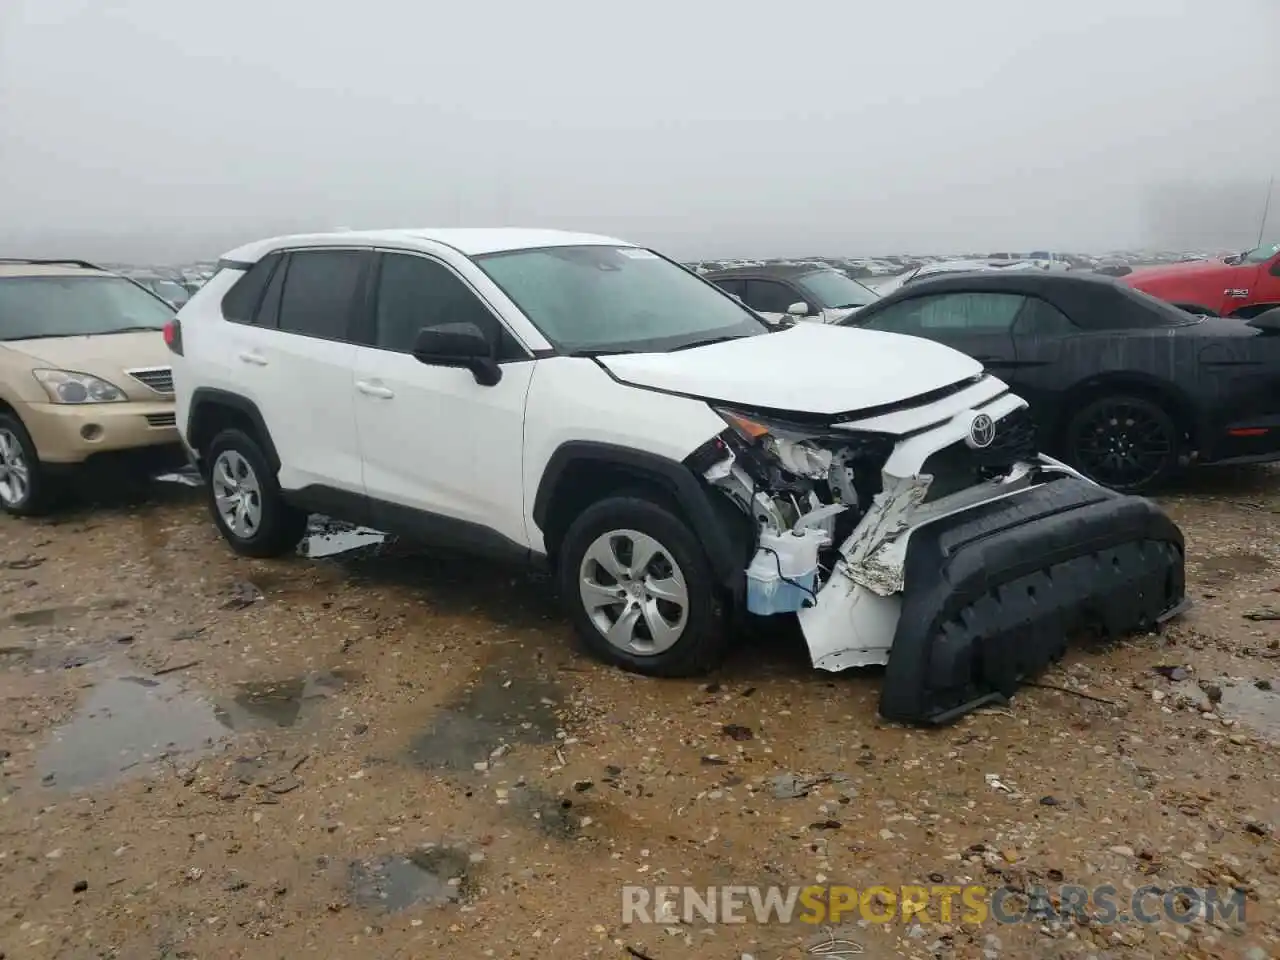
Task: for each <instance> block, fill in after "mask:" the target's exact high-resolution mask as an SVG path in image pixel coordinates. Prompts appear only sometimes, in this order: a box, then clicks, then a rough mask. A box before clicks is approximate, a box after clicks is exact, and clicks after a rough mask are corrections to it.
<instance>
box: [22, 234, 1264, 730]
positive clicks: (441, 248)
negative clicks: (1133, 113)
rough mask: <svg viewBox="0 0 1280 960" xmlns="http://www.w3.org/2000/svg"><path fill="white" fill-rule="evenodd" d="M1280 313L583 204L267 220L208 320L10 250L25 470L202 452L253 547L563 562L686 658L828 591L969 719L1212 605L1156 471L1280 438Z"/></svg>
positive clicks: (844, 645) (919, 716)
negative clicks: (1188, 582)
mask: <svg viewBox="0 0 1280 960" xmlns="http://www.w3.org/2000/svg"><path fill="white" fill-rule="evenodd" d="M771 285H774V286H771ZM762 298H763V299H762ZM1266 319H1267V318H1265V317H1259V318H1255V319H1253V320H1252V321H1250V322H1249V323H1247V324H1246V323H1243V322H1241V321H1239V320H1221V319H1212V318H1207V317H1202V316H1194V315H1192V314H1189V313H1187V312H1186V311H1184V310H1181V309H1178V308H1176V307H1173V306H1170V305H1168V304H1165V303H1163V302H1161V301H1158V300H1156V299H1154V298H1151V297H1149V296H1146V295H1144V294H1142V293H1140V292H1138V291H1137V290H1135V288H1134V287H1132V286H1130V285H1127V284H1124V283H1117V282H1116V281H1113V280H1108V279H1100V278H1088V277H1081V276H1078V275H1076V274H1075V273H1074V272H1056V271H1026V272H1014V271H1004V270H990V271H983V272H978V273H971V274H958V275H954V276H947V277H942V278H936V279H931V280H928V281H922V282H918V283H912V284H909V285H906V286H904V287H902V288H901V289H900V290H898V291H896V292H894V293H893V294H890V295H888V296H884V297H877V296H876V295H875V294H874V293H873V292H871V291H869V290H868V289H867V288H865V287H862V286H861V285H860V284H857V283H855V282H853V281H851V280H849V279H848V278H847V277H844V276H843V275H842V274H839V273H838V272H836V271H822V270H801V271H793V272H790V273H786V272H777V271H775V272H772V273H771V272H769V271H767V270H766V271H763V272H760V271H756V272H750V271H725V272H724V273H721V274H714V275H710V276H706V277H700V276H699V275H698V274H696V273H695V272H693V271H691V270H689V269H687V268H685V267H682V266H680V265H679V264H677V263H675V262H674V261H672V260H670V259H668V258H666V257H664V256H662V255H661V254H659V253H657V252H655V251H652V250H648V249H646V248H643V247H640V246H637V245H634V244H630V243H627V242H625V241H622V240H617V239H613V238H609V237H601V236H595V235H587V234H573V233H563V232H559V231H527V230H421V231H414V230H396V231H373V232H347V233H340V234H313V235H301V236H292V237H281V238H273V239H268V240H263V241H259V242H256V243H251V244H248V245H246V246H244V247H241V248H239V249H237V250H234V251H231V252H229V253H228V254H226V255H225V256H224V257H223V258H222V260H221V261H220V262H219V265H218V270H217V272H216V273H215V274H214V276H213V277H212V279H211V280H209V281H208V282H207V283H206V284H205V285H204V286H203V287H202V288H201V289H200V290H199V291H198V292H197V293H196V294H195V295H194V296H193V297H192V298H191V299H190V300H189V302H187V303H186V305H185V306H183V307H182V309H181V310H180V311H179V312H178V314H177V316H176V317H175V316H174V315H173V311H172V309H171V307H169V305H168V304H166V303H165V302H164V301H162V300H161V299H160V298H158V297H156V296H155V295H154V294H153V293H151V292H150V291H148V290H146V289H144V288H143V287H142V286H141V285H140V284H138V283H136V282H134V281H132V280H130V279H128V278H124V277H120V276H116V275H113V274H111V273H110V272H108V271H103V270H98V269H95V268H93V267H92V266H91V265H87V264H83V263H50V262H36V261H22V262H8V263H5V264H3V265H0V338H2V339H3V341H4V342H3V343H2V344H0V504H2V505H3V506H4V508H5V509H6V510H7V511H9V512H10V513H14V514H30V513H35V512H39V511H40V510H43V509H48V508H49V507H50V506H51V505H52V504H53V503H54V502H55V494H56V491H57V480H58V473H59V471H60V470H62V469H65V468H68V467H70V466H72V465H75V464H85V463H89V462H93V461H94V460H96V459H97V458H99V457H101V456H104V455H108V454H112V453H115V454H123V453H129V452H133V453H138V452H144V453H150V454H153V455H159V456H161V457H162V458H164V457H172V458H178V459H182V460H184V461H188V462H190V463H192V464H194V465H195V466H196V467H197V469H198V470H199V472H200V474H201V475H202V477H203V478H204V480H205V481H206V483H205V488H206V491H207V496H208V502H209V507H210V511H211V516H212V519H213V522H214V523H215V524H216V525H217V527H218V529H219V530H220V531H221V533H222V536H223V537H224V538H225V540H226V542H227V543H228V544H229V545H230V546H231V547H232V548H233V549H234V550H235V551H237V552H238V553H241V554H243V555H246V556H253V557H271V556H279V555H283V554H286V553H289V552H292V551H293V550H294V549H295V548H296V545H297V543H298V541H299V539H300V538H301V536H302V534H303V532H304V528H305V524H306V522H307V517H308V515H309V514H311V513H322V514H325V515H328V516H331V517H335V518H337V519H342V520H348V521H350V522H353V523H357V524H363V525H367V526H372V527H375V528H377V529H380V530H384V531H387V532H389V533H392V534H396V535H399V536H402V537H407V538H411V539H415V540H421V541H424V542H429V543H432V544H436V545H441V546H447V547H453V548H460V549H463V550H466V551H469V552H472V553H475V554H479V555H482V556H487V557H490V558H492V559H494V560H495V561H497V560H502V561H510V560H518V561H521V562H529V563H534V564H537V565H540V566H543V567H545V568H547V569H549V570H550V571H551V572H552V573H553V575H554V578H555V581H556V584H557V587H558V592H559V593H560V595H561V597H562V599H563V600H564V602H565V604H566V607H567V612H568V614H569V617H570V619H571V620H572V622H573V624H574V626H575V628H576V632H577V634H578V635H579V636H580V638H581V639H582V641H583V642H584V643H585V645H586V646H587V647H588V648H589V649H590V650H592V651H593V652H594V653H595V654H596V655H597V656H599V657H601V658H602V659H604V660H606V661H608V662H611V663H614V664H617V665H619V666H622V667H624V668H627V669H630V670H635V671H638V672H642V673H648V674H653V675H683V674H690V673H698V672H701V671H703V670H705V669H707V668H709V667H711V666H713V665H714V664H715V663H716V662H718V660H719V659H720V658H721V657H722V656H723V654H724V652H725V649H726V647H727V645H728V644H729V643H730V642H731V638H732V637H733V636H735V635H736V633H735V631H734V630H733V629H732V627H733V626H734V625H735V624H737V623H738V622H739V621H740V620H741V619H742V618H748V617H750V616H751V615H778V614H782V615H794V616H796V617H797V618H798V620H799V624H800V627H801V631H802V633H803V635H804V638H805V641H806V643H807V644H808V646H809V650H810V655H811V657H812V660H813V663H814V664H815V666H817V667H819V668H821V669H828V670H840V669H844V668H846V667H851V666H862V665H871V664H888V669H887V671H886V676H885V686H884V691H883V695H882V700H881V712H882V713H883V714H884V715H885V716H887V717H890V718H893V719H902V720H912V721H928V722H938V721H942V720H946V719H948V718H951V717H954V716H957V715H959V714H961V713H964V712H966V711H967V710H969V709H972V708H973V707H974V706H976V705H978V704H981V703H985V702H988V701H990V700H991V699H993V698H1000V697H1005V696H1008V695H1010V694H1011V693H1012V692H1013V690H1014V689H1015V688H1016V686H1017V685H1018V683H1019V682H1021V680H1022V679H1024V678H1025V677H1028V676H1030V675H1031V674H1033V673H1035V672H1036V671H1037V670H1038V669H1039V668H1040V667H1042V666H1043V665H1044V664H1045V663H1047V662H1048V661H1049V660H1051V659H1053V658H1054V657H1056V656H1058V655H1060V653H1061V651H1062V648H1063V644H1064V642H1065V637H1066V636H1068V635H1070V634H1071V633H1073V632H1075V631H1077V630H1079V629H1085V628H1088V627H1093V626H1097V627H1100V628H1102V629H1104V630H1106V631H1108V632H1123V631H1126V630H1129V629H1136V628H1142V627H1146V626H1150V625H1151V624H1153V623H1155V622H1157V621H1158V620H1160V619H1162V618H1167V617H1169V616H1173V615H1176V613H1177V612H1178V611H1180V610H1181V609H1182V607H1183V605H1184V601H1185V596H1184V577H1183V543H1182V538H1181V534H1180V532H1179V531H1178V529H1177V527H1176V526H1175V525H1174V524H1173V523H1172V522H1171V521H1170V520H1169V519H1168V518H1167V517H1166V516H1165V515H1164V514H1163V513H1162V512H1161V511H1160V509H1159V508H1158V507H1157V506H1156V505H1155V504H1154V503H1152V502H1151V501H1149V500H1146V499H1144V498H1141V497H1136V496H1132V495H1129V491H1136V490H1140V489H1146V488H1148V487H1149V486H1150V485H1151V484H1153V483H1156V482H1158V481H1159V480H1161V479H1163V478H1164V477H1166V476H1167V475H1168V474H1169V473H1170V472H1171V471H1172V470H1173V469H1174V468H1175V467H1176V466H1177V465H1178V464H1179V463H1181V462H1184V461H1186V460H1188V459H1189V458H1190V454H1192V453H1196V454H1199V455H1200V456H1201V457H1202V458H1206V457H1207V458H1216V459H1226V458H1234V459H1249V458H1253V459H1264V458H1267V457H1269V456H1271V450H1272V449H1273V447H1272V446H1271V444H1272V443H1273V442H1274V434H1275V433H1276V431H1277V430H1280V422H1277V421H1275V420H1274V419H1270V418H1273V417H1274V416H1275V415H1274V414H1273V413H1272V412H1271V408H1270V407H1268V405H1267V403H1268V400H1267V398H1272V399H1273V398H1275V397H1276V396H1277V392H1276V388H1275V384H1276V380H1275V377H1276V375H1277V371H1280V363H1277V362H1276V359H1277V358H1275V357H1273V356H1272V353H1273V345H1274V344H1276V343H1278V342H1280V338H1275V337H1271V336H1269V333H1270V332H1271V330H1272V326H1270V325H1268V323H1267V322H1266ZM808 321H822V322H808ZM1011 383H1012V384H1014V385H1015V387H1016V389H1014V390H1011V389H1010V384H1011ZM1028 401H1030V402H1029V403H1028ZM1055 454H1057V455H1055ZM1095 481H1100V482H1095ZM495 582H500V581H499V580H498V579H497V575H496V574H495ZM891 649H892V650H893V651H894V654H893V656H892V657H891V656H890V650H891Z"/></svg>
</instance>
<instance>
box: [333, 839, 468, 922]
mask: <svg viewBox="0 0 1280 960" xmlns="http://www.w3.org/2000/svg"><path fill="white" fill-rule="evenodd" d="M470 865H471V863H470V858H469V856H468V855H467V854H466V853H465V852H463V851H461V850H455V849H452V848H449V847H431V848H427V849H423V850H414V851H411V852H410V853H408V854H405V855H399V856H389V857H378V858H376V859H373V860H360V861H356V862H355V863H352V864H351V865H350V866H349V867H348V876H347V879H348V884H349V886H350V889H351V897H352V899H353V900H354V901H355V902H356V903H357V904H358V905H359V906H361V907H366V908H373V909H378V910H385V911H388V912H396V911H399V910H405V909H408V908H409V907H413V906H445V905H447V904H450V903H457V902H458V901H460V900H462V899H463V897H464V896H465V895H466V893H467V890H468V883H467V880H468V876H467V871H468V870H469V868H470ZM450 881H452V882H450Z"/></svg>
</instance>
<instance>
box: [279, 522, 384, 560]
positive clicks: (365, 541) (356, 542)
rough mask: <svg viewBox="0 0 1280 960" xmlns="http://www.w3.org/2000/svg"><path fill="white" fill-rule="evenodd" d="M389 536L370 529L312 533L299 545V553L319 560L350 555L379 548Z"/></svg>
mask: <svg viewBox="0 0 1280 960" xmlns="http://www.w3.org/2000/svg"><path fill="white" fill-rule="evenodd" d="M386 540H387V535H386V534H384V533H381V532H379V531H377V530H371V529H369V528H368V527H353V528H352V529H350V530H327V531H324V532H320V533H312V534H309V535H308V536H307V538H306V539H305V540H303V541H302V543H301V544H299V545H298V552H299V553H300V554H302V555H303V556H304V557H310V558H311V559H313V560H319V559H321V558H322V557H333V556H337V555H338V554H343V553H350V552H351V551H353V550H360V549H362V548H365V547H373V546H378V545H379V544H382V543H385V542H386Z"/></svg>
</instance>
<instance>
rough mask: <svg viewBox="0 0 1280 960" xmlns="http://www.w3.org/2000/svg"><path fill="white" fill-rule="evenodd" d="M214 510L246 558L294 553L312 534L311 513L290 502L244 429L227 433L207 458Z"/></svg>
mask: <svg viewBox="0 0 1280 960" xmlns="http://www.w3.org/2000/svg"><path fill="white" fill-rule="evenodd" d="M204 458H205V462H207V463H208V464H209V477H208V480H209V482H208V484H207V485H206V489H207V490H208V491H209V509H210V511H211V512H212V513H213V522H214V523H215V524H217V527H218V530H219V532H221V534H222V537H223V539H224V540H226V541H227V543H229V544H230V545H231V549H232V550H234V551H235V552H236V553H238V554H240V555H241V556H245V557H258V558H268V557H279V556H282V555H283V554H286V553H290V552H292V551H293V550H295V549H296V548H297V546H298V541H299V540H301V539H302V535H303V534H304V533H306V530H307V515H306V513H304V512H303V511H301V510H298V509H296V508H294V507H291V506H290V505H289V504H288V503H286V502H285V500H284V496H283V495H282V494H281V492H280V484H279V482H278V481H277V480H276V475H275V471H274V470H272V469H271V467H270V465H269V464H268V463H267V457H266V454H264V453H263V452H262V448H261V447H260V446H259V445H258V442H257V441H256V440H255V439H254V438H253V437H251V436H249V434H247V433H245V432H244V431H243V430H234V429H233V430H223V431H222V432H221V433H219V434H218V435H217V436H216V437H214V438H213V441H212V442H211V443H210V444H209V447H208V450H207V451H206V452H205V454H204Z"/></svg>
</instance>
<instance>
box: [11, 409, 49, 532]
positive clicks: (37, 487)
mask: <svg viewBox="0 0 1280 960" xmlns="http://www.w3.org/2000/svg"><path fill="white" fill-rule="evenodd" d="M53 492H54V491H53V489H52V484H51V483H50V480H49V477H48V475H47V472H46V471H45V469H44V468H43V467H42V466H41V464H40V456H39V454H38V453H37V452H36V445H35V443H34V442H33V441H32V439H31V434H29V433H27V428H26V427H24V426H23V425H22V421H21V420H19V419H18V418H17V417H16V416H13V415H12V414H9V413H0V509H3V510H4V512H5V513H9V514H12V515H13V516H15V517H34V516H39V515H40V514H42V513H46V512H48V510H49V508H50V507H51V506H52V504H53Z"/></svg>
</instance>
